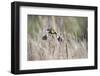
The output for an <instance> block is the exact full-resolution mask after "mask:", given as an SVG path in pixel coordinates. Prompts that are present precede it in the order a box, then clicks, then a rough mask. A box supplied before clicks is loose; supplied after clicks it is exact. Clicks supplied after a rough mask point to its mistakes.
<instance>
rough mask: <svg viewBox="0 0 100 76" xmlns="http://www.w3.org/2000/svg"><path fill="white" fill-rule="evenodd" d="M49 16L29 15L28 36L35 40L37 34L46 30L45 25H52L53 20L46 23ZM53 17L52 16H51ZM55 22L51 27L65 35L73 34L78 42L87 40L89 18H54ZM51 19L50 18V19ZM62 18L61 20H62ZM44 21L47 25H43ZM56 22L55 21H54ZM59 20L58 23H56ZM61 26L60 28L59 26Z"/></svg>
mask: <svg viewBox="0 0 100 76" xmlns="http://www.w3.org/2000/svg"><path fill="white" fill-rule="evenodd" d="M46 17H47V18H48V16H38V15H28V34H29V35H30V36H31V37H32V38H33V39H35V38H36V37H37V34H38V33H39V31H40V29H42V28H44V24H45V25H47V24H48V25H50V23H49V22H52V19H51V21H50V19H49V21H48V22H46V20H47V18H46ZM51 17H52V16H51ZM53 17H54V19H53V22H55V23H56V24H55V23H54V24H53V25H52V24H51V26H54V27H55V26H56V28H59V29H60V32H61V33H62V34H63V33H64V32H66V36H67V34H71V35H72V36H74V37H75V39H76V40H83V39H86V40H87V34H88V30H87V29H88V26H87V25H88V23H87V22H88V19H87V17H74V16H73V17H72V16H66V17H60V16H59V17H58V16H53ZM49 18H50V17H49ZM60 18H61V19H60ZM43 20H44V21H45V23H43ZM54 20H55V21H54ZM57 20H58V22H56V21H57ZM58 25H59V26H58Z"/></svg>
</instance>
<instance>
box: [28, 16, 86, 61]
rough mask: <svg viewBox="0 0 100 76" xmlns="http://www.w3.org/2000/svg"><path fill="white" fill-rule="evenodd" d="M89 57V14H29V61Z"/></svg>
mask: <svg viewBox="0 0 100 76" xmlns="http://www.w3.org/2000/svg"><path fill="white" fill-rule="evenodd" d="M87 57H88V19H87V17H74V16H72V17H71V16H64V17H62V16H38V15H28V60H49V59H75V58H87Z"/></svg>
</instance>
